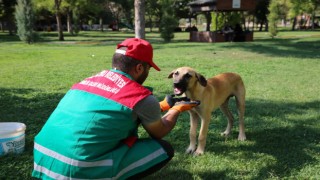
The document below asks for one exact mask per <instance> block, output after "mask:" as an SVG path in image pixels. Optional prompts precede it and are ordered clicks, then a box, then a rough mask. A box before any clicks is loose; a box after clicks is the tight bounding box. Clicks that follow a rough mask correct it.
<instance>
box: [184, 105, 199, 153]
mask: <svg viewBox="0 0 320 180" xmlns="http://www.w3.org/2000/svg"><path fill="white" fill-rule="evenodd" d="M188 112H189V114H190V132H189V137H190V145H189V147H188V149H187V150H186V153H189V154H191V153H193V152H194V151H195V150H196V146H197V128H198V123H199V115H198V114H197V113H196V112H194V111H188Z"/></svg>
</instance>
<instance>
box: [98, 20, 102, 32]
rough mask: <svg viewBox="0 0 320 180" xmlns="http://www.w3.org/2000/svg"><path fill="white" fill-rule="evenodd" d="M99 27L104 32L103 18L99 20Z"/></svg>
mask: <svg viewBox="0 0 320 180" xmlns="http://www.w3.org/2000/svg"><path fill="white" fill-rule="evenodd" d="M99 26H100V31H101V32H103V19H102V17H100V18H99Z"/></svg>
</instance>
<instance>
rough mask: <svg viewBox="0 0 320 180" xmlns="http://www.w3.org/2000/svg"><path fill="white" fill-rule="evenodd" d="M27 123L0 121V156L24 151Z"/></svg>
mask: <svg viewBox="0 0 320 180" xmlns="http://www.w3.org/2000/svg"><path fill="white" fill-rule="evenodd" d="M25 130H26V125H25V124H23V123H18V122H0V156H3V155H5V154H8V153H15V154H20V153H22V152H23V151H24V146H25Z"/></svg>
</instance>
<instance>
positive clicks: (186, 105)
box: [171, 101, 200, 112]
mask: <svg viewBox="0 0 320 180" xmlns="http://www.w3.org/2000/svg"><path fill="white" fill-rule="evenodd" d="M199 105H200V101H180V102H177V103H176V104H175V105H174V106H173V107H172V108H171V109H175V110H177V111H179V112H183V111H188V110H190V109H192V108H194V107H196V106H199Z"/></svg>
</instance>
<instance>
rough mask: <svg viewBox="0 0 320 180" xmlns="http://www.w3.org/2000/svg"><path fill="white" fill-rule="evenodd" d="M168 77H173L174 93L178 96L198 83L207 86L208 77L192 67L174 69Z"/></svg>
mask: <svg viewBox="0 0 320 180" xmlns="http://www.w3.org/2000/svg"><path fill="white" fill-rule="evenodd" d="M168 78H172V79H173V89H174V94H175V95H178V96H180V95H182V94H183V93H185V92H186V91H187V90H189V89H192V88H194V87H196V85H197V83H199V84H200V85H201V86H207V80H206V78H205V77H204V76H202V75H201V74H199V73H197V72H196V71H195V70H194V69H192V68H190V67H180V68H178V69H176V70H173V71H172V72H171V73H170V74H169V76H168Z"/></svg>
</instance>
